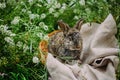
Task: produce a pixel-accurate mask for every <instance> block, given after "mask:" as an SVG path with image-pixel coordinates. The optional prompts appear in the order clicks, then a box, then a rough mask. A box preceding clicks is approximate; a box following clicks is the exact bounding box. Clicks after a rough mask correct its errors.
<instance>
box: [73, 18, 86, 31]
mask: <svg viewBox="0 0 120 80" xmlns="http://www.w3.org/2000/svg"><path fill="white" fill-rule="evenodd" d="M83 22H84V20H83V19H80V20H79V21H78V22H77V23H76V25H75V26H74V28H76V29H78V30H80V29H81V26H82V24H83Z"/></svg>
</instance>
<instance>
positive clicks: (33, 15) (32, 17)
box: [29, 14, 39, 20]
mask: <svg viewBox="0 0 120 80" xmlns="http://www.w3.org/2000/svg"><path fill="white" fill-rule="evenodd" d="M29 18H30V19H31V20H32V19H35V18H39V15H38V14H29Z"/></svg>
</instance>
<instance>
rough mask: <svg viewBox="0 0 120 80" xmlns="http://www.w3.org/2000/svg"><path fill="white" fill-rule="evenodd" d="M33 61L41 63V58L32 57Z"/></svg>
mask: <svg viewBox="0 0 120 80" xmlns="http://www.w3.org/2000/svg"><path fill="white" fill-rule="evenodd" d="M32 61H33V63H39V62H40V61H39V58H38V57H36V56H34V57H33V59H32Z"/></svg>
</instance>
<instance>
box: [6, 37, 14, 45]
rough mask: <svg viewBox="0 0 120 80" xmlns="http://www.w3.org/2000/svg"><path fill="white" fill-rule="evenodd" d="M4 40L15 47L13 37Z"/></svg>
mask: <svg viewBox="0 0 120 80" xmlns="http://www.w3.org/2000/svg"><path fill="white" fill-rule="evenodd" d="M4 40H5V41H6V42H7V43H9V44H11V45H14V40H13V39H12V38H11V37H5V38H4Z"/></svg>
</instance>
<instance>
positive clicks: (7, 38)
mask: <svg viewBox="0 0 120 80" xmlns="http://www.w3.org/2000/svg"><path fill="white" fill-rule="evenodd" d="M109 13H112V14H113V16H114V19H115V20H116V22H117V26H118V33H117V35H116V37H117V38H118V40H119V45H120V39H119V38H120V16H119V15H120V2H119V0H0V40H1V41H0V74H3V73H4V75H3V76H1V75H0V79H2V80H8V79H9V80H47V70H46V67H45V66H44V65H43V64H41V62H40V63H39V64H34V63H33V62H32V58H33V56H34V55H36V54H37V53H38V45H39V42H40V41H41V40H42V39H43V38H46V35H47V34H48V33H49V32H51V31H53V30H55V29H57V28H58V27H57V21H58V20H61V19H62V20H63V21H64V22H66V23H69V24H70V26H73V25H74V24H75V22H76V21H78V20H79V19H80V18H83V19H84V20H85V22H98V23H101V22H102V21H103V20H104V19H105V18H106V17H107V15H108V14H109ZM119 55H120V54H119ZM117 78H118V79H119V78H120V67H119V69H118V70H117Z"/></svg>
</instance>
